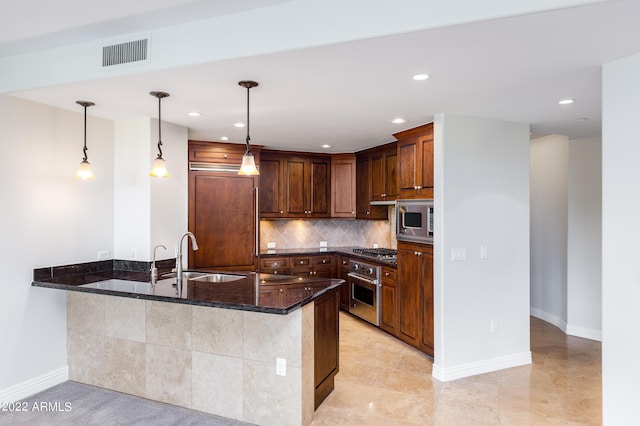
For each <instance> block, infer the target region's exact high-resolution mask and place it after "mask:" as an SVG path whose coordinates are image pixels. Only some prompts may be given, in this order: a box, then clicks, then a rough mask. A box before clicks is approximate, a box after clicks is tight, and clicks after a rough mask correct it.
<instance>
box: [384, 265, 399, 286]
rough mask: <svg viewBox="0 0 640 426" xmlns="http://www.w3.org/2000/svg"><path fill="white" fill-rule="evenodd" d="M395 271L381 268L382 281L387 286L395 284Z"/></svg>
mask: <svg viewBox="0 0 640 426" xmlns="http://www.w3.org/2000/svg"><path fill="white" fill-rule="evenodd" d="M397 272H398V271H397V270H396V269H393V268H387V267H385V266H383V267H382V281H383V282H385V283H389V284H395V283H396V281H397V278H396V274H397Z"/></svg>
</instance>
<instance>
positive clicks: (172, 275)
mask: <svg viewBox="0 0 640 426" xmlns="http://www.w3.org/2000/svg"><path fill="white" fill-rule="evenodd" d="M205 275H208V274H207V273H206V272H195V271H187V272H183V273H182V278H183V279H185V280H194V279H196V278H199V277H203V276H205ZM175 277H176V273H175V272H167V273H166V274H162V275H160V278H161V279H165V278H175Z"/></svg>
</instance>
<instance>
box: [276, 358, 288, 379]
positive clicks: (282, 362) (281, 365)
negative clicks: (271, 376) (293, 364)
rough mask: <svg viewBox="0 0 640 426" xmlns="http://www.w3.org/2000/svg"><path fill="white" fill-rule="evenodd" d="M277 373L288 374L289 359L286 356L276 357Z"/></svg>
mask: <svg viewBox="0 0 640 426" xmlns="http://www.w3.org/2000/svg"><path fill="white" fill-rule="evenodd" d="M276 374H277V375H278V376H286V375H287V360H286V359H284V358H276Z"/></svg>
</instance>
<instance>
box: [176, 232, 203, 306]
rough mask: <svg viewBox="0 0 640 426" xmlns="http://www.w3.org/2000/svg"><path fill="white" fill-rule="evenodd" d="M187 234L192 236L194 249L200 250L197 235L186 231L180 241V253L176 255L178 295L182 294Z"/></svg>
mask: <svg viewBox="0 0 640 426" xmlns="http://www.w3.org/2000/svg"><path fill="white" fill-rule="evenodd" d="M187 236H188V237H190V238H191V247H192V248H193V250H198V242H197V241H196V236H195V235H193V233H191V232H185V233H184V234H183V235H182V237H180V241H179V242H178V254H177V255H176V291H177V293H178V297H181V296H182V241H184V238H185V237H187Z"/></svg>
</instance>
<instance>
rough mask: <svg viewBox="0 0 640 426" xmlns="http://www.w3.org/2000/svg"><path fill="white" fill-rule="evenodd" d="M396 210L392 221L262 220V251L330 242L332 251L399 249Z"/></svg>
mask: <svg viewBox="0 0 640 426" xmlns="http://www.w3.org/2000/svg"><path fill="white" fill-rule="evenodd" d="M394 215H395V209H393V208H390V209H389V220H343V219H317V220H306V219H305V220H303V219H294V220H262V221H260V250H267V244H268V243H270V242H273V243H276V249H292V248H314V247H320V242H321V241H326V242H327V245H328V246H329V247H342V246H361V247H373V245H374V244H378V246H379V247H387V248H396V247H397V242H396V238H395V217H394Z"/></svg>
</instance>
